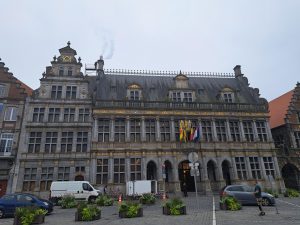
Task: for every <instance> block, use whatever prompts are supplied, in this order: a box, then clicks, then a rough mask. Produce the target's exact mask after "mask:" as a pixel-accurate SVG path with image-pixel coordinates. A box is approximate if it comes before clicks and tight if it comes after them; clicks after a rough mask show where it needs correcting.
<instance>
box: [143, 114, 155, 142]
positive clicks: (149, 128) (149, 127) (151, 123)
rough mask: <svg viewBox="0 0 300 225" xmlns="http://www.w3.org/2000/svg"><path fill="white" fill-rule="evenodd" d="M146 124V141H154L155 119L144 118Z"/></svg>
mask: <svg viewBox="0 0 300 225" xmlns="http://www.w3.org/2000/svg"><path fill="white" fill-rule="evenodd" d="M145 126H146V141H147V142H153V141H155V140H156V139H155V133H156V130H155V119H145Z"/></svg>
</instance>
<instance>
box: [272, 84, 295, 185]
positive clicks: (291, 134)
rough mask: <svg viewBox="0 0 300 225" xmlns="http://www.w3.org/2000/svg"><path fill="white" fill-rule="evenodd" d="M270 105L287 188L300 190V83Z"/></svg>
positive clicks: (280, 162)
mask: <svg viewBox="0 0 300 225" xmlns="http://www.w3.org/2000/svg"><path fill="white" fill-rule="evenodd" d="M269 105H270V115H271V119H270V126H271V131H272V135H273V138H274V142H275V147H276V149H277V155H278V163H279V168H280V170H281V173H282V177H283V179H284V182H285V185H286V187H287V188H294V189H297V190H300V83H297V85H296V87H295V88H294V89H293V90H291V91H289V92H287V93H285V94H283V95H281V96H279V97H278V98H276V99H274V100H272V101H270V103H269Z"/></svg>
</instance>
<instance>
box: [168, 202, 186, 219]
mask: <svg viewBox="0 0 300 225" xmlns="http://www.w3.org/2000/svg"><path fill="white" fill-rule="evenodd" d="M163 214H164V215H185V214H186V206H185V204H183V201H182V200H181V199H180V198H172V199H170V200H168V201H167V202H166V203H164V205H163Z"/></svg>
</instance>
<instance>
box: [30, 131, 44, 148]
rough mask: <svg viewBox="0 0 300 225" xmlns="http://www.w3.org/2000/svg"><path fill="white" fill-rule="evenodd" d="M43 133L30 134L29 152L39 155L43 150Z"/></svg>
mask: <svg viewBox="0 0 300 225" xmlns="http://www.w3.org/2000/svg"><path fill="white" fill-rule="evenodd" d="M41 142H42V132H30V134H29V142H28V152H29V153H38V152H40V150H41Z"/></svg>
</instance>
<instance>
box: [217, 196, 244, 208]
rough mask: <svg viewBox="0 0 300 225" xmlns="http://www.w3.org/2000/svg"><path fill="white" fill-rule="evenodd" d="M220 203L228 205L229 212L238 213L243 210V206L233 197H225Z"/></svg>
mask: <svg viewBox="0 0 300 225" xmlns="http://www.w3.org/2000/svg"><path fill="white" fill-rule="evenodd" d="M220 203H222V204H224V203H225V204H226V207H227V209H228V210H231V211H237V210H240V209H242V206H241V204H240V203H239V202H238V201H237V200H236V199H235V198H234V197H232V196H225V197H223V198H222V199H221V200H220Z"/></svg>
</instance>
